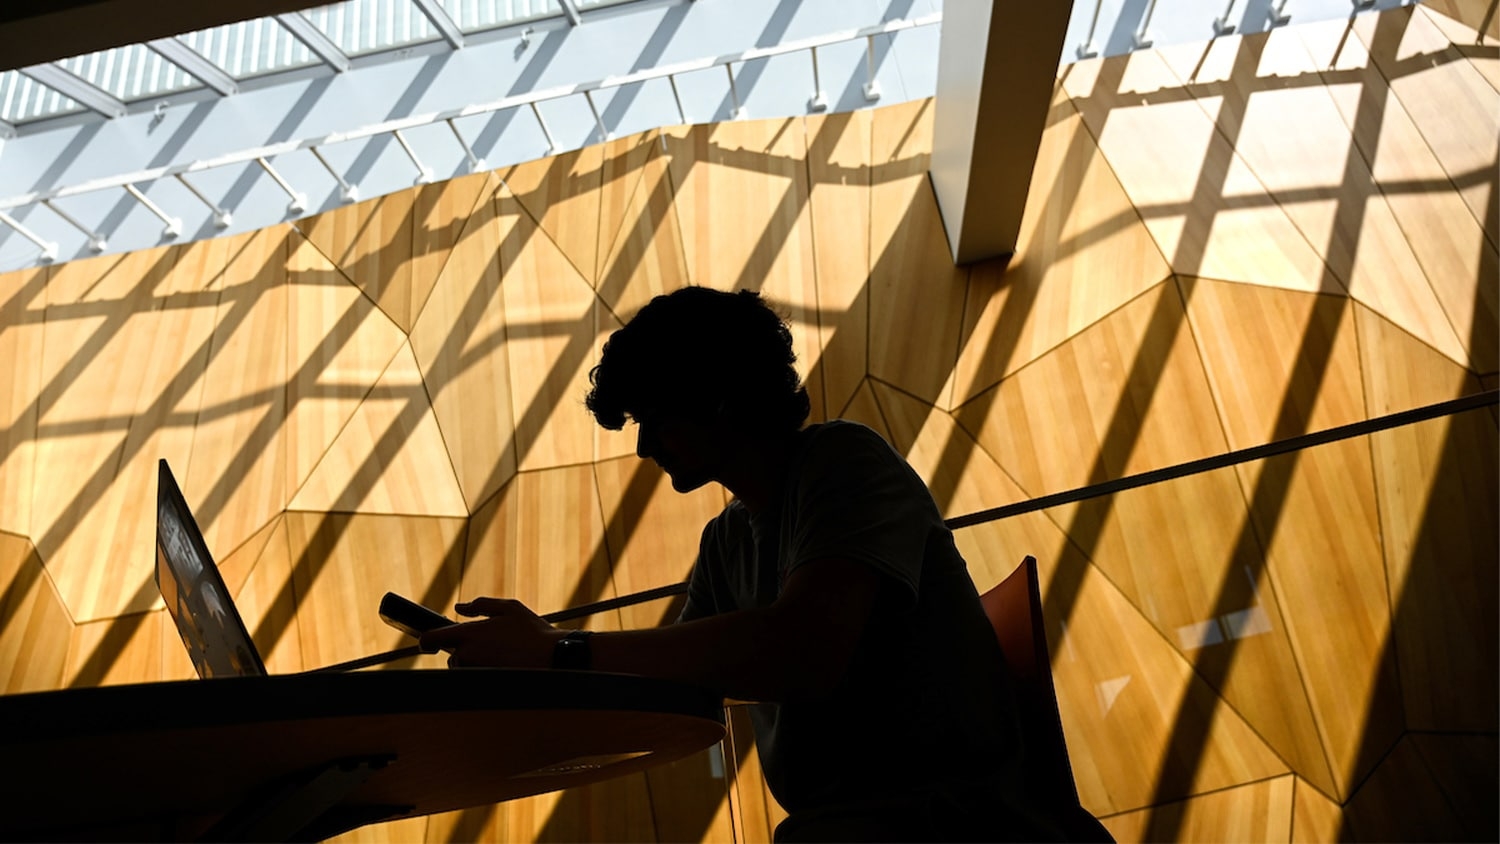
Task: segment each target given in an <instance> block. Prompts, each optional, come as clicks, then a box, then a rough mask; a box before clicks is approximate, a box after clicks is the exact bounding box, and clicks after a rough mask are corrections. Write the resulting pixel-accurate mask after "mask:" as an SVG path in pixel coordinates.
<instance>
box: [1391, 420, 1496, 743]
mask: <svg viewBox="0 0 1500 844" xmlns="http://www.w3.org/2000/svg"><path fill="white" fill-rule="evenodd" d="M1370 448H1371V451H1372V453H1373V454H1374V458H1375V477H1376V484H1377V491H1378V494H1379V502H1380V521H1381V527H1382V529H1383V538H1384V540H1385V542H1384V544H1385V562H1386V572H1387V576H1388V578H1389V581H1390V590H1391V602H1392V607H1391V612H1392V625H1393V629H1392V633H1393V635H1394V636H1395V650H1396V659H1397V663H1398V664H1399V665H1400V670H1401V691H1402V696H1403V698H1404V700H1405V706H1406V723H1407V726H1408V727H1410V728H1412V729H1443V730H1489V731H1494V730H1495V729H1496V727H1497V717H1500V716H1497V714H1496V713H1500V693H1497V691H1496V688H1495V684H1494V683H1493V682H1491V680H1492V679H1493V678H1494V672H1495V666H1496V665H1497V664H1500V644H1497V643H1500V626H1497V622H1496V609H1497V608H1496V603H1497V598H1496V595H1497V594H1500V578H1497V573H1496V567H1495V561H1496V560H1497V559H1500V546H1497V540H1496V536H1495V520H1494V514H1495V513H1496V512H1500V494H1497V490H1496V478H1495V474H1496V473H1495V466H1496V465H1500V452H1497V450H1496V430H1495V418H1494V416H1492V415H1490V414H1489V413H1488V412H1486V411H1485V410H1484V409H1480V410H1471V411H1469V412H1468V413H1464V414H1461V415H1458V416H1454V417H1448V418H1443V419H1435V420H1431V421H1428V422H1422V423H1419V424H1416V425H1410V426H1406V427H1402V428H1396V429H1393V430H1389V431H1381V432H1379V433H1376V434H1373V435H1371V437H1370Z"/></svg>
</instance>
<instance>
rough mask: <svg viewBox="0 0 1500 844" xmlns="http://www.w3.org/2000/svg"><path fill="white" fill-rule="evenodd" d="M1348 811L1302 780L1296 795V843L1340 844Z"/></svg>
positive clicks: (1294, 796) (1294, 837)
mask: <svg viewBox="0 0 1500 844" xmlns="http://www.w3.org/2000/svg"><path fill="white" fill-rule="evenodd" d="M1343 823H1344V810H1343V807H1341V806H1340V805H1339V804H1338V803H1336V802H1334V801H1333V800H1330V799H1329V798H1328V796H1327V795H1325V794H1323V793H1322V792H1320V791H1318V790H1317V789H1316V788H1313V787H1312V786H1311V785H1309V784H1308V783H1307V782H1306V781H1304V780H1301V779H1298V780H1297V784H1296V786H1295V787H1294V793H1293V796H1292V842H1293V844H1324V842H1328V841H1338V840H1340V837H1339V830H1340V827H1341V826H1343Z"/></svg>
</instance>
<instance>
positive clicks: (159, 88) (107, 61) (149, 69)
mask: <svg viewBox="0 0 1500 844" xmlns="http://www.w3.org/2000/svg"><path fill="white" fill-rule="evenodd" d="M57 64H58V65H59V66H60V67H63V68H65V69H67V70H68V71H70V72H71V73H73V75H75V76H77V77H78V78H80V79H82V80H84V81H85V82H88V83H90V84H92V85H94V86H95V87H98V88H102V89H103V90H105V91H108V92H109V93H111V94H113V95H115V96H116V97H119V98H120V99H122V100H125V101H126V102H129V101H131V100H139V99H143V98H145V97H156V96H160V95H162V94H170V93H172V92H174V91H185V90H187V89H189V88H201V87H203V83H202V82H199V81H198V80H197V79H195V78H193V76H192V75H191V74H189V73H188V72H187V71H185V70H183V69H182V68H180V67H178V66H177V65H175V64H172V63H171V62H169V61H167V60H166V59H164V58H162V57H161V56H159V55H157V54H156V53H154V52H152V51H151V50H149V49H147V48H146V46H145V45H143V44H131V45H130V46H128V47H117V48H115V49H112V50H102V51H100V52H98V53H89V54H88V55H86V56H74V57H73V58H71V59H63V60H62V61H60V62H58V63H57Z"/></svg>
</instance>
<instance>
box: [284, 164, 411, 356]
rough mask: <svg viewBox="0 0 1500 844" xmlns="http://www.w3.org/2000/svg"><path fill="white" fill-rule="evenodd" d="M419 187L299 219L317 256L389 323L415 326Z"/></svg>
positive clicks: (405, 327) (405, 326)
mask: <svg viewBox="0 0 1500 844" xmlns="http://www.w3.org/2000/svg"><path fill="white" fill-rule="evenodd" d="M416 193H417V189H416V188H408V189H406V190H402V191H397V192H396V193H392V194H387V195H385V196H378V197H375V198H373V199H367V200H365V201H364V202H359V203H356V204H354V205H349V206H345V207H343V208H336V209H334V210H332V211H328V212H326V213H323V214H318V215H316V216H314V217H308V218H307V219H304V220H298V221H297V223H296V227H297V230H298V231H300V232H302V234H303V235H305V236H306V237H307V240H308V242H309V243H311V244H312V245H313V246H314V247H315V248H316V249H317V250H318V251H319V252H322V253H323V254H324V255H326V256H327V257H328V260H329V261H331V262H332V264H333V266H336V267H338V269H339V271H340V272H341V273H342V274H343V275H344V276H345V277H346V278H347V279H348V280H349V281H350V282H353V284H354V286H355V287H357V288H359V289H360V290H361V291H363V292H364V294H365V296H367V297H369V300H370V301H371V302H373V303H375V304H376V305H378V306H379V307H380V309H381V310H382V311H384V312H385V313H386V314H387V315H388V316H389V317H390V318H391V320H392V321H393V322H394V323H395V324H396V325H399V326H401V327H402V328H403V329H408V328H409V327H410V326H411V324H412V318H413V311H412V299H413V298H414V297H413V295H412V289H411V275H412V263H413V262H412V245H413V228H414V226H413V217H414V215H415V206H414V204H413V202H414V200H415V199H416Z"/></svg>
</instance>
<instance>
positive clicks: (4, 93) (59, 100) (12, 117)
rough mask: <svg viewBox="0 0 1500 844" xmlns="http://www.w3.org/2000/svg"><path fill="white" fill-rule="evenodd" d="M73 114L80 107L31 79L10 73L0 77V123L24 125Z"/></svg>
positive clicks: (13, 72)
mask: <svg viewBox="0 0 1500 844" xmlns="http://www.w3.org/2000/svg"><path fill="white" fill-rule="evenodd" d="M75 111H83V106H81V105H79V104H78V103H75V102H73V101H72V100H70V99H68V98H67V97H65V96H63V95H62V94H59V93H58V92H56V91H54V90H52V89H51V88H48V87H47V86H45V85H43V84H41V83H40V82H37V81H36V80H34V79H32V78H31V77H29V76H23V75H22V74H20V73H18V72H16V71H14V70H7V71H5V72H3V73H0V120H4V121H5V122H7V123H24V122H25V121H27V120H36V119H38V118H42V117H54V116H56V115H59V114H72V113H73V112H75Z"/></svg>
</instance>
